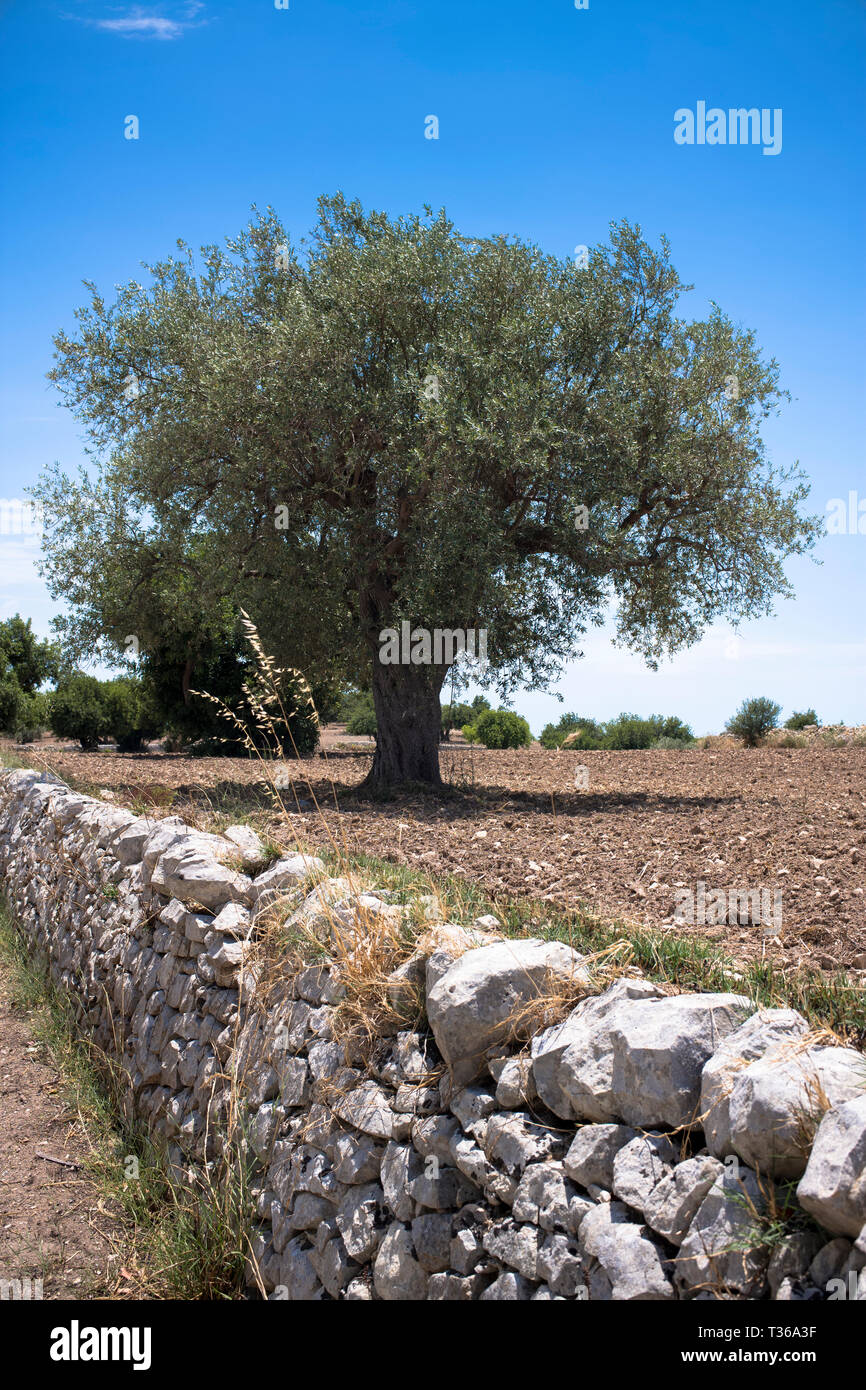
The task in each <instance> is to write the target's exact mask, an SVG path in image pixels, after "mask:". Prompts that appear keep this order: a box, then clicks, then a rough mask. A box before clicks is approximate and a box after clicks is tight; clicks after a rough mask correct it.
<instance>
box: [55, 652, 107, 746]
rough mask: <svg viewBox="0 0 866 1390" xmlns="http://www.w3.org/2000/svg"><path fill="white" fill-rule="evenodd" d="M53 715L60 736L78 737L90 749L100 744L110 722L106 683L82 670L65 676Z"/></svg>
mask: <svg viewBox="0 0 866 1390" xmlns="http://www.w3.org/2000/svg"><path fill="white" fill-rule="evenodd" d="M50 718H51V731H52V733H54V734H56V735H57V737H58V738H74V739H77V740H78V742H79V743H80V744H81V747H82V748H83V749H85V750H86V751H87V750H93V749H95V748H98V747H99V740H100V737H101V736H102V735H103V734H105V733H107V731H108V724H109V713H108V704H107V701H106V698H105V688H104V686H103V683H102V682H101V681H98V680H97V679H96V677H95V676H86V675H85V674H84V673H83V672H82V671H76V672H74V673H73V674H72V675H71V676H67V677H65V678H64V679H63V680H62V681H61V682H60V683H59V684H58V686H57V689H56V690H55V692H54V695H53V698H52V701H51V713H50Z"/></svg>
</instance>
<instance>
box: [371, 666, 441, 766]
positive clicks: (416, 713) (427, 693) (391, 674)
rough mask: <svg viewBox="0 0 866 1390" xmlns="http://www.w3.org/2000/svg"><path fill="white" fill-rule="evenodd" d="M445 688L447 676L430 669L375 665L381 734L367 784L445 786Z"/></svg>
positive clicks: (375, 699) (376, 700) (374, 674)
mask: <svg viewBox="0 0 866 1390" xmlns="http://www.w3.org/2000/svg"><path fill="white" fill-rule="evenodd" d="M442 674H444V673H442ZM441 689H442V675H440V673H439V672H438V671H437V670H435V669H434V668H432V667H430V666H421V665H418V666H416V665H405V666H403V665H393V666H388V665H384V664H383V663H382V662H380V661H378V660H374V661H373V704H374V706H375V710H376V723H377V726H378V732H377V735H376V752H375V754H374V755H373V766H372V767H371V769H370V771H369V773H368V775H367V777H366V779H365V781H364V786H366V787H374V788H376V787H394V786H399V785H400V784H401V783H404V782H427V783H430V784H431V785H434V786H439V785H441V782H442V777H441V775H440V772H439V734H440V731H441V727H442V713H441V709H440V706H439V692H440V690H441Z"/></svg>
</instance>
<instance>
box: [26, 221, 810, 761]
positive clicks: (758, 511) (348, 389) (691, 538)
mask: <svg viewBox="0 0 866 1390" xmlns="http://www.w3.org/2000/svg"><path fill="white" fill-rule="evenodd" d="M178 248H179V249H178V254H177V255H176V256H173V257H170V258H168V259H167V260H165V261H163V262H160V263H159V264H157V265H155V266H153V267H146V270H147V272H148V283H147V284H146V285H145V284H141V283H138V282H133V283H131V284H129V285H127V286H125V287H122V288H120V289H119V290H118V292H117V297H116V299H115V301H114V303H112V304H107V303H106V302H105V300H104V299H103V298H102V296H101V295H100V294H99V293H98V291H97V290H96V288H95V287H94V286H92V285H89V286H88V288H89V290H90V303H89V305H88V306H87V307H85V308H83V309H82V310H80V311H79V313H78V330H77V332H76V333H75V334H74V335H72V336H70V335H67V334H66V333H60V334H59V335H58V337H57V338H56V340H55V341H56V347H57V352H56V366H55V368H54V370H53V371H52V372H51V374H50V375H51V377H52V379H53V380H54V381H55V382H56V384H57V386H58V387H59V388H60V390H61V392H62V393H63V396H64V399H65V400H66V402H67V404H68V405H69V406H70V407H71V408H72V409H73V411H75V412H76V414H77V415H78V416H79V418H80V419H81V420H82V421H83V422H84V423H85V425H86V426H87V429H88V431H89V434H90V440H91V447H92V451H93V456H94V463H93V467H91V468H90V469H85V470H82V472H81V473H80V476H79V477H78V478H77V479H71V478H68V477H66V476H65V475H64V474H63V473H62V471H61V470H60V469H59V468H55V469H54V470H52V471H50V472H49V473H48V474H46V475H45V476H44V477H43V479H42V481H41V483H40V486H39V488H38V496H39V497H40V499H41V501H42V503H43V507H44V516H45V521H46V543H45V573H46V576H47V578H48V581H49V585H50V587H51V589H52V592H54V593H55V594H56V595H57V596H58V597H59V596H61V595H62V596H63V597H64V598H65V599H66V601H67V603H68V604H69V605H70V610H71V616H70V618H69V619H68V620H67V621H66V623H65V628H64V631H65V634H66V636H67V639H68V640H70V641H71V642H72V643H73V645H74V644H75V643H77V644H78V645H79V647H82V646H86V647H87V648H89V649H91V650H92V649H93V648H94V647H100V648H102V649H103V650H107V651H109V652H110V651H114V652H118V651H120V650H122V649H123V645H124V643H125V641H126V639H127V636H128V635H129V634H135V635H136V637H137V639H138V640H139V641H140V643H141V646H142V648H143V649H144V650H147V649H148V648H149V647H150V646H153V647H158V646H159V645H160V644H164V643H165V641H166V634H169V633H171V634H174V636H173V638H172V640H173V641H175V642H176V643H179V644H180V645H181V646H183V644H184V643H185V644H186V648H188V649H189V650H190V651H191V650H192V649H193V648H195V647H196V644H198V645H199V646H200V647H202V648H204V647H205V646H206V645H207V642H208V641H211V640H212V639H213V637H214V635H215V634H226V635H227V634H230V633H232V632H233V631H235V630H236V622H237V612H238V608H239V607H240V606H243V607H244V608H245V609H246V610H247V611H248V612H249V613H250V614H251V616H252V617H253V618H254V620H255V622H256V624H257V626H258V628H259V631H260V633H261V635H262V639H263V641H264V643H265V646H266V648H267V649H269V650H270V651H271V652H272V653H273V654H274V655H275V657H276V659H277V660H278V661H279V662H285V663H287V664H290V665H292V666H295V667H299V668H301V669H303V670H304V671H306V672H307V674H308V676H309V677H311V678H312V677H313V676H316V675H321V676H323V677H324V676H326V675H329V674H330V675H334V674H347V675H348V676H349V677H350V678H351V679H354V680H357V679H359V678H360V679H362V680H363V681H364V682H365V683H366V682H367V681H369V682H370V684H371V686H372V691H373V696H374V701H375V707H376V715H377V725H378V730H379V737H378V742H377V747H376V754H375V758H374V764H373V769H372V772H371V780H372V781H373V782H395V781H400V780H428V781H436V780H437V779H438V776H439V771H438V738H439V729H440V703H439V693H440V690H441V687H442V684H443V682H444V680H445V678H446V676H447V674H448V669H449V667H448V663H447V662H441V663H440V664H438V665H434V664H432V663H431V664H425V665H414V664H407V665H400V664H398V665H389V666H385V665H383V664H382V663H381V662H380V661H379V660H378V652H379V640H380V636H379V635H380V632H381V631H382V629H384V628H386V627H387V628H396V627H398V626H399V624H400V623H401V622H403V621H407V622H409V623H410V624H411V625H412V628H413V630H414V629H416V628H420V629H425V630H428V631H432V630H434V629H436V628H439V629H448V630H452V629H475V630H480V629H484V630H486V632H487V655H488V661H489V669H488V671H487V673H486V675H487V677H488V679H490V680H495V683H496V685H497V686H498V688H499V689H500V690H501V691H502V692H503V693H504V694H508V693H509V692H510V690H511V689H513V688H515V687H516V686H518V685H523V686H528V687H530V688H545V687H546V686H547V685H549V683H550V681H551V680H552V679H553V678H554V677H555V675H556V674H557V672H558V670H559V669H560V667H561V664H562V662H563V660H564V659H565V658H566V657H567V656H569V655H571V654H573V653H574V651H575V649H576V647H577V646H578V644H579V641H580V637H581V634H582V633H584V632H585V631H586V629H587V627H588V625H589V624H591V623H593V622H599V621H600V620H601V616H602V613H603V611H604V605H605V603H606V601H607V600H608V599H609V598H612V599H613V600H614V602H615V609H616V621H617V630H618V637H619V640H621V641H622V642H624V643H626V644H627V645H628V646H629V647H631V648H632V649H634V650H636V651H638V652H640V653H642V654H643V656H644V657H645V658H646V659H647V660H648V661H649V662H650V663H654V662H657V661H658V659H659V658H660V657H661V656H662V655H664V654H666V653H671V652H675V651H676V650H678V649H680V648H682V647H684V646H687V645H688V644H690V643H692V642H694V641H695V640H697V638H698V637H699V636H700V635H701V633H702V632H703V631H704V629H705V628H706V626H707V625H708V624H709V623H710V622H712V621H714V620H716V619H718V618H721V617H728V618H744V617H755V616H758V615H759V614H762V613H766V612H768V611H769V610H770V608H771V605H772V601H773V597H774V596H775V595H778V594H788V593H790V587H789V584H788V581H787V580H786V578H785V575H784V569H783V565H784V561H785V558H786V557H787V556H789V555H792V554H800V553H802V552H804V551H805V550H807V549H808V548H809V546H810V545H811V544H812V541H813V539H814V537H815V535H816V534H817V532H818V527H819V523H818V521H817V519H816V518H812V517H804V516H801V514H800V504H801V502H802V501H803V499H804V497H805V496H806V493H807V491H808V489H807V488H806V486H805V484H804V483H803V480H802V475H801V474H800V473H799V471H798V470H797V469H796V468H791V469H787V470H785V469H783V470H779V469H777V468H776V467H775V466H774V465H773V464H772V463H771V462H770V461H769V459H768V458H767V455H766V451H765V448H764V445H763V442H762V439H761V434H760V427H761V424H762V422H763V421H764V420H765V419H766V418H767V417H768V416H769V415H770V414H771V413H772V412H774V411H775V410H776V409H777V407H778V405H779V402H780V400H781V399H782V397H783V395H784V393H783V392H781V391H780V388H779V384H778V368H777V366H776V363H775V362H774V361H764V360H763V359H762V357H761V355H760V352H759V349H758V347H757V344H756V341H755V337H754V335H753V334H752V333H751V332H750V331H748V330H747V329H743V328H740V327H737V326H735V325H734V324H733V323H732V322H731V320H730V319H729V318H728V317H726V316H725V315H724V314H723V313H722V311H721V310H720V309H719V308H718V307H716V306H713V308H712V310H711V313H710V315H709V316H708V318H707V319H706V320H704V321H700V322H689V321H687V320H684V319H681V318H679V317H677V314H676V306H677V301H678V299H679V296H680V294H681V293H682V292H683V291H684V290H685V289H687V288H688V287H687V286H684V285H683V284H682V283H681V281H680V280H679V277H678V276H677V273H676V271H675V270H674V269H673V267H672V265H671V263H670V259H669V249H668V246H667V243H666V242H664V241H662V244H661V246H660V248H658V249H653V248H652V247H650V246H649V245H648V244H647V243H646V242H645V241H644V239H643V238H642V236H641V233H640V229H639V228H638V227H634V226H630V225H629V224H628V223H622V224H619V225H615V226H613V227H612V229H611V235H610V240H609V242H608V244H606V245H604V246H599V247H597V248H595V249H594V250H593V251H592V252H591V253H590V255H589V257H588V264H587V265H586V266H583V265H579V264H577V263H576V262H574V261H570V260H563V259H559V258H557V257H555V256H552V255H549V254H546V253H544V252H543V251H541V250H540V249H539V248H538V247H537V246H534V245H531V244H527V243H524V242H521V241H518V240H515V239H509V238H507V237H505V236H494V237H471V236H466V235H463V234H461V233H460V232H459V231H458V230H457V229H456V228H455V227H454V226H453V224H452V223H451V222H450V221H449V220H448V218H447V217H446V215H445V213H444V212H440V213H433V212H432V211H431V210H430V209H425V211H424V213H423V214H422V215H420V216H406V217H399V218H394V219H392V218H390V217H388V216H386V215H385V214H384V213H380V212H365V211H364V209H363V208H362V207H361V206H360V204H359V203H357V202H349V201H347V200H346V199H345V198H344V197H343V196H342V195H340V194H337V195H335V196H332V197H327V198H322V199H321V200H320V203H319V220H318V223H317V225H316V227H315V230H314V232H313V234H312V237H311V240H310V242H309V243H306V242H302V243H301V245H300V246H299V247H295V246H294V245H293V244H292V243H291V240H290V238H289V236H288V234H287V232H286V230H285V228H284V227H283V225H282V224H281V222H280V221H279V219H278V217H277V216H276V214H275V213H274V212H273V211H271V210H268V211H267V212H265V213H263V214H261V215H259V214H256V215H255V217H254V219H253V221H252V222H251V224H250V225H249V226H248V227H247V228H246V229H245V230H244V231H243V232H242V233H241V235H240V236H238V237H237V238H234V239H232V240H229V241H228V242H227V243H226V245H225V246H224V247H219V246H208V247H205V248H203V250H202V252H201V256H200V258H199V259H198V260H197V259H196V257H195V256H194V255H193V253H192V251H191V250H190V249H189V248H188V247H187V246H186V245H185V244H183V243H178Z"/></svg>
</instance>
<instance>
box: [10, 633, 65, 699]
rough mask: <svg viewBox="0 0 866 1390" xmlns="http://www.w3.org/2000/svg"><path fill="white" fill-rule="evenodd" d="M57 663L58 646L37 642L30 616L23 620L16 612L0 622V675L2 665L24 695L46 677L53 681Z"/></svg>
mask: <svg viewBox="0 0 866 1390" xmlns="http://www.w3.org/2000/svg"><path fill="white" fill-rule="evenodd" d="M61 665H62V663H61V656H60V648H59V646H58V645H57V643H56V642H49V641H47V640H44V641H40V640H39V638H38V637H37V636H36V635H35V633H34V632H33V624H32V622H31V619H30V618H27V620H26V621H25V620H24V618H22V617H21V614H20V613H16V614H15V616H14V617H13V618H7V619H6V620H5V622H2V623H0V677H2V675H3V671H4V668H5V671H6V674H7V675H9V674H11V675H13V676H14V677H15V680H16V681H17V682H18V686H19V688H20V689H21V690H22V691H23V692H24V694H25V695H32V694H33V692H34V691H35V690H38V689H39V687H40V685H44V683H45V682H46V681H48V680H56V679H57V676H58V675H59V673H60V669H61Z"/></svg>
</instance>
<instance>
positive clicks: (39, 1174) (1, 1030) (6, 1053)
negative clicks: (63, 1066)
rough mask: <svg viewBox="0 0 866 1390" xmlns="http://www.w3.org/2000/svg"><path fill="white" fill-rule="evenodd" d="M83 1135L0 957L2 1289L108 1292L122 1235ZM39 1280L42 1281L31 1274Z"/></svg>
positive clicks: (69, 1294)
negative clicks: (106, 1206) (88, 1162)
mask: <svg viewBox="0 0 866 1390" xmlns="http://www.w3.org/2000/svg"><path fill="white" fill-rule="evenodd" d="M88 1147H89V1146H88V1142H87V1136H86V1134H85V1133H84V1130H83V1128H82V1125H81V1122H80V1121H79V1119H78V1117H77V1116H76V1115H75V1114H74V1113H73V1112H72V1111H71V1110H70V1108H69V1105H68V1104H67V1102H66V1100H65V1099H64V1095H63V1091H62V1087H61V1082H60V1078H59V1076H58V1074H57V1071H56V1069H55V1068H54V1067H53V1065H52V1064H51V1061H50V1058H49V1057H47V1055H46V1050H45V1048H44V1047H42V1046H40V1045H39V1044H37V1043H36V1042H35V1041H34V1039H33V1028H32V1024H31V1018H30V1015H29V1014H28V1013H27V1012H25V1011H22V1010H21V1009H18V1008H16V1006H15V1005H14V1003H13V1001H12V989H11V984H10V972H9V969H8V967H7V966H6V964H5V963H4V962H0V1299H9V1298H14V1297H21V1296H22V1295H23V1296H25V1297H26V1291H27V1287H28V1286H27V1285H26V1284H15V1283H13V1284H12V1285H11V1286H10V1285H7V1284H6V1282H5V1281H26V1280H30V1281H31V1283H30V1285H29V1287H30V1290H31V1297H37V1296H39V1297H42V1298H45V1299H80V1298H89V1299H92V1298H112V1297H117V1296H118V1295H117V1293H115V1292H114V1290H115V1287H116V1286H117V1284H118V1282H119V1280H120V1270H121V1267H122V1265H121V1256H120V1251H121V1248H122V1238H121V1233H120V1231H119V1228H118V1226H117V1223H116V1221H115V1220H114V1219H113V1218H112V1217H111V1216H110V1215H109V1214H108V1213H107V1212H106V1211H105V1210H103V1209H102V1207H101V1202H100V1194H99V1192H98V1191H97V1190H96V1188H95V1187H94V1185H93V1183H92V1181H91V1180H90V1179H89V1178H88V1177H87V1175H86V1174H85V1173H84V1172H83V1171H82V1170H81V1168H71V1167H70V1168H67V1167H64V1166H62V1165H60V1164H57V1163H50V1162H47V1161H46V1160H45V1159H43V1158H40V1157H39V1155H40V1154H50V1155H51V1156H52V1157H54V1158H61V1159H66V1160H67V1161H69V1162H71V1163H80V1162H82V1161H83V1160H84V1158H85V1157H86V1155H87V1153H88ZM40 1280H41V1286H40V1284H39V1283H38V1282H37V1281H40Z"/></svg>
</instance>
